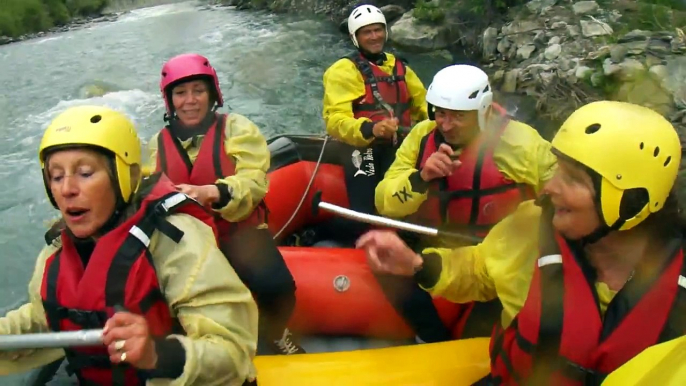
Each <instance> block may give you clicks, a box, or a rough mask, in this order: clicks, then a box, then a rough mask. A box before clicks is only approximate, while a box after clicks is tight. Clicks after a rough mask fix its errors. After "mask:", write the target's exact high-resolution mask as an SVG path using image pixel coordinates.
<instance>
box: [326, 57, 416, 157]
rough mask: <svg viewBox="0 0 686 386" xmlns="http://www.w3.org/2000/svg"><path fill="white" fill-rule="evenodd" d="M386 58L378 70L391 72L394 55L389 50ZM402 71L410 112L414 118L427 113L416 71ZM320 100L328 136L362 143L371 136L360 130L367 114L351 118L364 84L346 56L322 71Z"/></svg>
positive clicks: (362, 92) (393, 65)
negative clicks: (322, 94)
mask: <svg viewBox="0 0 686 386" xmlns="http://www.w3.org/2000/svg"><path fill="white" fill-rule="evenodd" d="M386 57H387V60H386V61H385V62H384V63H383V65H381V66H379V68H381V70H382V71H384V72H385V73H387V74H389V75H391V74H392V73H393V67H395V61H396V58H395V56H393V54H389V53H387V54H386ZM405 68H406V69H407V71H406V74H405V81H406V82H407V88H408V89H409V92H410V95H411V96H412V107H411V115H412V120H413V121H414V122H419V121H421V120H424V119H426V118H427V117H428V114H427V105H426V89H425V88H424V84H423V83H422V81H421V80H420V79H419V77H418V76H417V74H416V73H415V72H414V71H413V70H412V69H411V68H410V67H408V66H406V67H405ZM323 82H324V100H323V111H322V113H323V117H324V122H325V123H326V132H327V133H329V135H331V136H332V137H334V138H336V139H338V140H340V141H343V142H345V143H347V144H349V145H352V146H358V147H364V146H367V145H369V144H370V143H371V142H372V141H373V140H374V138H373V137H370V138H365V137H364V136H363V135H362V132H361V131H360V128H361V127H362V124H363V123H364V122H371V120H370V119H368V118H357V119H356V118H355V117H354V114H353V102H354V101H357V100H358V99H360V98H361V97H363V96H364V95H365V85H364V79H363V78H362V74H361V73H360V71H359V70H358V69H357V67H355V63H353V62H352V61H351V60H349V59H345V58H344V59H339V60H338V61H336V62H335V63H334V64H333V65H331V67H329V68H328V69H327V70H326V71H325V72H324V78H323Z"/></svg>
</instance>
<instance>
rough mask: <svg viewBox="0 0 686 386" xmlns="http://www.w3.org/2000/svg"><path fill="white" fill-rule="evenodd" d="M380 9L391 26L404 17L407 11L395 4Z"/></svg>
mask: <svg viewBox="0 0 686 386" xmlns="http://www.w3.org/2000/svg"><path fill="white" fill-rule="evenodd" d="M379 9H380V10H381V12H383V15H384V17H385V18H386V23H388V24H391V23H393V22H394V21H396V20H398V19H400V18H401V17H403V15H404V14H405V12H406V11H407V10H406V9H405V8H403V7H401V6H399V5H394V4H389V5H384V6H383V7H381V8H379Z"/></svg>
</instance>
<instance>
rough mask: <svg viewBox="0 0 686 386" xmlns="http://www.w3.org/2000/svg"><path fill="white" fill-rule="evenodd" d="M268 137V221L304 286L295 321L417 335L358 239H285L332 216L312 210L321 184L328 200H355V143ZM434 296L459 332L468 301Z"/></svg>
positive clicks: (313, 331)
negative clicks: (351, 178)
mask: <svg viewBox="0 0 686 386" xmlns="http://www.w3.org/2000/svg"><path fill="white" fill-rule="evenodd" d="M268 142H269V148H270V151H271V155H272V159H271V168H270V171H269V193H268V194H267V196H266V202H267V206H268V207H269V229H270V231H271V232H272V234H275V235H276V234H278V236H277V242H279V245H280V249H281V252H282V254H283V256H284V258H285V260H286V263H287V265H288V267H289V268H290V270H291V272H292V274H293V276H294V278H295V281H296V285H297V288H298V289H297V293H296V296H297V304H296V310H295V312H294V315H293V318H292V319H291V322H290V327H291V329H292V330H293V331H296V332H299V333H302V334H306V335H355V336H364V337H370V338H381V339H404V338H412V337H414V333H413V332H412V331H411V329H410V328H409V327H408V326H407V324H406V323H405V322H404V321H403V319H402V318H401V317H400V316H399V315H398V314H397V312H396V311H395V309H394V308H393V307H392V306H391V304H390V303H389V302H388V301H387V300H386V297H385V295H384V293H383V292H382V290H381V287H380V286H379V284H378V283H377V281H376V279H375V278H374V276H373V274H372V273H371V271H370V270H369V267H368V266H367V264H366V260H365V256H364V253H363V251H361V250H357V249H354V248H352V246H349V247H346V248H322V247H316V246H307V247H298V246H287V245H288V244H287V240H289V238H290V239H291V240H292V239H293V238H292V237H291V236H292V235H293V234H296V233H297V232H298V231H300V230H302V229H303V228H305V227H308V226H309V227H313V229H317V224H320V225H321V224H325V223H326V222H327V221H328V220H331V219H332V217H333V216H334V215H333V214H331V213H328V212H326V211H322V210H320V211H315V210H313V199H314V196H315V194H317V192H321V199H322V201H325V202H329V203H332V204H335V205H339V206H342V207H346V208H347V207H348V206H349V204H348V196H347V192H346V187H345V179H344V174H343V167H342V166H341V162H340V161H339V160H341V159H343V160H345V159H347V160H350V156H349V154H350V153H351V152H352V149H351V148H350V147H348V146H347V145H345V144H342V143H340V142H338V141H335V140H331V139H329V140H328V142H327V143H326V148H325V151H324V152H323V153H322V145H323V144H324V138H322V137H317V136H307V135H289V136H278V137H275V138H271V139H270V140H269V141H268ZM320 156H321V162H320V164H319V166H318V167H317V160H318V159H319V158H320ZM315 169H316V170H317V172H316V175H315V176H314V179H313V178H312V175H313V173H314V172H315ZM310 183H311V186H310V187H309V189H308V184H310ZM303 196H304V197H305V198H304V200H303ZM301 200H302V201H303V202H302V204H300V203H301ZM299 204H300V207H299V208H298V206H299ZM291 217H292V219H291ZM289 220H290V222H289ZM339 231H340V232H345V229H340V230H339ZM333 241H335V240H333ZM434 304H435V305H436V307H437V309H438V312H439V314H440V316H441V319H442V320H443V322H444V323H445V324H446V326H448V327H450V328H452V329H453V336H455V337H456V338H457V337H459V334H460V332H461V329H462V324H463V323H461V320H460V316H461V314H463V313H464V311H465V309H466V308H467V307H465V306H461V305H458V304H454V303H451V302H448V301H447V300H445V299H442V298H436V299H434Z"/></svg>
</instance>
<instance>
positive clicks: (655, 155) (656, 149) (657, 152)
mask: <svg viewBox="0 0 686 386" xmlns="http://www.w3.org/2000/svg"><path fill="white" fill-rule="evenodd" d="M658 154H660V148H659V147H655V151H653V157H657V155H658Z"/></svg>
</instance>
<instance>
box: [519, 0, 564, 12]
mask: <svg viewBox="0 0 686 386" xmlns="http://www.w3.org/2000/svg"><path fill="white" fill-rule="evenodd" d="M555 3H557V0H531V1H529V2H528V3H526V7H527V8H529V11H531V12H533V13H539V12H542V11H544V10H545V9H547V8H549V7H552V6H553V5H555Z"/></svg>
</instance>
